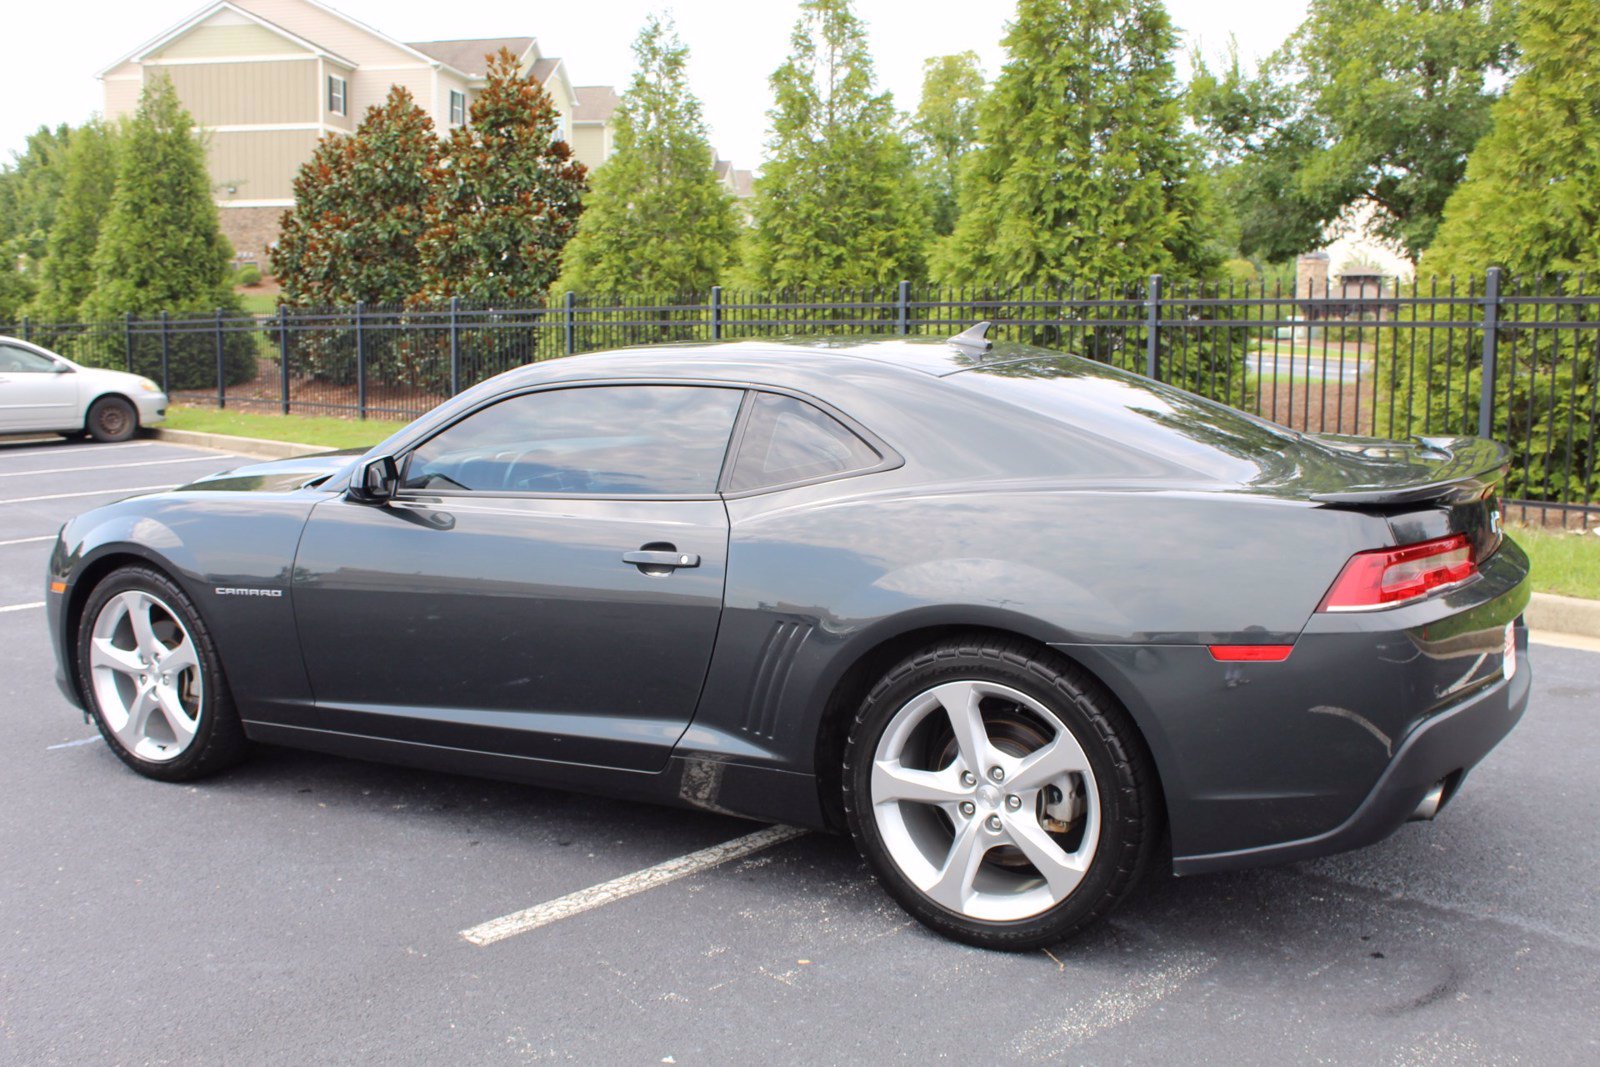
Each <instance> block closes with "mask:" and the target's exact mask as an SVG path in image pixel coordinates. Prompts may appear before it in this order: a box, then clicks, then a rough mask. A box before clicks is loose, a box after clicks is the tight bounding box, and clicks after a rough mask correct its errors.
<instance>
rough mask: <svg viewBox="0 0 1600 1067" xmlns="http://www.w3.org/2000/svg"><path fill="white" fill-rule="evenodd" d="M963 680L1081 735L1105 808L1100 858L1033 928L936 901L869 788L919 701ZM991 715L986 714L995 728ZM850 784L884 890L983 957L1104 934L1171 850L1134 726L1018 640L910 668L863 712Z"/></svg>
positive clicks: (1088, 684)
mask: <svg viewBox="0 0 1600 1067" xmlns="http://www.w3.org/2000/svg"><path fill="white" fill-rule="evenodd" d="M958 680H962V681H966V680H975V681H979V682H991V683H997V684H999V685H1003V686H1006V687H1009V688H1011V689H1014V690H1016V691H1018V692H1020V693H1023V694H1025V695H1027V696H1029V697H1031V698H1033V699H1034V700H1036V701H1038V702H1039V703H1040V704H1041V705H1043V706H1044V707H1046V708H1047V709H1048V710H1049V711H1050V712H1051V713H1052V714H1054V715H1055V716H1056V718H1058V719H1059V720H1060V721H1061V723H1062V724H1064V725H1065V726H1066V727H1067V728H1068V729H1070V730H1071V732H1072V734H1073V737H1074V738H1075V739H1076V740H1077V742H1078V744H1079V745H1080V746H1081V748H1082V749H1083V753H1084V755H1085V756H1086V757H1087V758H1088V761H1089V766H1090V768H1091V769H1092V771H1093V773H1094V778H1095V782H1096V785H1097V787H1098V788H1097V796H1098V799H1099V804H1100V836H1099V843H1098V846H1097V848H1096V851H1095V853H1094V857H1093V859H1092V861H1091V862H1090V863H1089V865H1088V869H1087V870H1086V871H1085V872H1084V874H1083V877H1082V881H1081V882H1079V883H1078V885H1077V887H1076V888H1075V889H1074V890H1072V892H1071V893H1070V894H1069V895H1067V896H1066V898H1065V899H1064V900H1062V901H1061V902H1060V903H1058V904H1056V905H1054V906H1052V907H1049V909H1048V910H1046V911H1042V912H1040V913H1038V914H1035V915H1031V916H1029V917H1027V918H1022V919H1017V920H1012V921H988V920H982V919H977V918H973V917H971V916H968V915H964V914H961V913H960V912H957V911H953V910H951V909H949V908H946V907H944V906H942V905H941V904H939V903H937V902H935V901H934V900H933V899H932V898H931V897H929V896H928V895H927V894H925V893H924V892H923V891H922V890H921V889H919V888H918V887H917V886H916V885H915V884H913V883H912V882H911V881H910V880H909V879H908V878H907V877H906V875H905V874H904V873H902V871H901V870H900V867H899V866H898V865H897V864H896V862H895V861H894V859H893V858H892V856H891V854H890V852H889V849H888V847H887V846H886V845H885V843H884V840H883V838H882V836H881V835H880V833H879V829H878V824H877V816H876V815H875V813H874V809H873V805H872V802H871V795H872V794H871V792H870V783H871V774H872V765H873V758H874V753H875V752H876V750H877V748H878V744H879V741H880V739H881V738H882V736H883V734H884V732H885V730H886V728H887V727H888V726H889V725H890V722H891V720H892V719H893V718H894V717H895V715H896V713H897V712H899V711H900V709H901V708H902V707H905V706H906V705H907V704H908V702H910V701H912V700H913V699H914V698H916V697H917V696H918V694H922V693H926V692H927V691H928V690H930V689H932V688H933V687H934V686H936V685H940V684H943V683H946V682H953V681H958ZM988 715H989V712H988V709H987V705H985V710H984V717H985V721H986V725H987V722H988ZM933 769H936V768H933ZM843 778H844V809H845V814H846V817H847V819H848V821H849V826H850V833H851V835H852V836H853V837H854V838H855V842H856V847H857V848H858V849H859V850H860V851H861V854H862V856H863V857H864V858H865V859H866V861H867V864H868V865H869V866H870V867H871V868H872V871H873V873H874V874H875V875H876V876H877V879H878V881H879V883H880V884H881V885H883V887H884V888H885V889H886V890H887V891H888V892H889V894H890V895H891V896H892V897H894V898H895V900H896V901H898V902H899V903H900V905H901V906H902V907H903V908H905V910H906V911H907V912H909V913H910V914H911V915H912V916H913V917H914V918H916V919H917V920H919V921H920V922H922V923H923V924H925V925H927V926H928V927H930V928H932V929H933V930H935V931H937V932H938V933H941V934H944V935H945V936H947V937H951V938H954V939H955V940H958V941H964V942H966V943H968V944H972V945H977V946H980V947H983V948H991V949H1002V950H1006V951H1013V952H1020V951H1027V950H1031V949H1036V948H1040V947H1043V946H1047V945H1052V944H1056V943H1058V942H1061V941H1064V940H1066V939H1068V938H1070V937H1072V936H1074V935H1075V934H1078V933H1080V932H1081V931H1083V930H1085V929H1087V928H1088V927H1090V926H1093V925H1094V924H1096V923H1098V922H1099V921H1100V920H1101V919H1103V918H1105V916H1106V915H1107V914H1108V913H1109V912H1111V911H1112V909H1113V908H1115V907H1116V906H1117V904H1118V903H1120V902H1121V901H1122V900H1123V898H1124V897H1126V896H1127V895H1128V893H1129V892H1130V891H1131V890H1132V889H1133V888H1134V886H1135V885H1137V884H1138V882H1139V881H1140V879H1142V878H1143V877H1144V875H1145V874H1146V873H1147V872H1148V871H1149V869H1150V868H1151V867H1152V865H1153V863H1154V861H1155V859H1156V855H1157V851H1158V844H1159V842H1160V840H1161V834H1162V823H1163V818H1164V816H1163V812H1162V804H1161V799H1160V796H1161V794H1160V786H1159V784H1158V782H1157V777H1156V772H1155V768H1154V765H1153V763H1152V761H1151V759H1150V756H1149V753H1148V751H1147V750H1146V748H1145V746H1144V743H1143V740H1142V738H1140V737H1139V735H1138V732H1137V729H1136V728H1135V727H1134V725H1133V722H1132V720H1131V719H1130V718H1129V717H1128V715H1127V713H1126V712H1125V711H1124V710H1123V709H1122V707H1121V706H1120V705H1119V704H1118V703H1117V701H1116V700H1115V698H1113V697H1112V696H1111V694H1110V693H1109V692H1108V691H1107V690H1106V689H1105V688H1104V687H1103V686H1102V685H1100V684H1099V682H1097V681H1096V680H1095V679H1094V678H1093V677H1092V676H1091V675H1089V674H1088V673H1087V672H1086V671H1083V670H1082V669H1080V668H1078V667H1076V666H1074V665H1072V664H1071V663H1068V662H1067V661H1065V660H1064V659H1061V658H1060V657H1057V656H1056V655H1054V654H1053V653H1051V652H1050V650H1049V649H1047V648H1045V647H1043V646H1040V645H1036V644H1033V643H1030V642H1027V641H1023V640H1020V639H1004V638H986V637H977V636H974V637H973V638H970V639H959V638H957V639H951V640H947V641H943V642H941V643H939V644H936V645H933V646H932V647H929V648H927V649H924V650H923V651H921V652H918V653H916V654H914V655H912V656H910V657H908V658H907V659H905V660H904V661H902V662H901V663H900V664H899V665H898V666H896V667H895V668H894V669H893V670H891V671H890V672H889V673H888V674H886V675H885V676H884V677H883V679H882V680H881V681H879V682H878V684H877V685H875V686H874V687H873V688H872V691H871V692H870V693H869V694H868V695H867V698H866V700H865V702H864V703H863V704H862V706H861V710H860V713H859V714H858V715H857V716H856V719H855V722H854V723H853V725H852V727H851V730H850V735H849V739H848V741H847V744H846V751H845V759H844V774H843ZM983 862H984V863H988V861H987V860H985V861H983Z"/></svg>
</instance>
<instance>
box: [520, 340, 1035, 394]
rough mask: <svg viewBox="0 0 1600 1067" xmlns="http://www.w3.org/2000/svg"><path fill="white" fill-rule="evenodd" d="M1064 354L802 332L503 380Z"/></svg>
mask: <svg viewBox="0 0 1600 1067" xmlns="http://www.w3.org/2000/svg"><path fill="white" fill-rule="evenodd" d="M1059 358H1061V353H1059V352H1050V351H1047V350H1045V349H1042V348H1033V347H1031V346H1028V345H1019V344H1006V343H1001V344H995V345H993V346H992V347H991V348H990V350H988V351H985V352H981V353H980V352H979V351H978V350H977V349H975V348H972V347H967V346H963V345H960V344H955V343H952V342H951V341H948V340H943V339H939V338H932V337H893V338H876V339H869V340H863V339H862V338H860V337H802V338H783V339H776V340H773V339H762V340H739V341H715V342H703V341H689V342H679V343H675V344H654V345H648V346H641V347H636V348H619V349H613V350H610V351H605V352H593V353H587V354H584V355H578V356H567V357H565V358H563V359H556V360H546V361H543V362H540V363H535V364H531V365H529V366H526V367H522V368H519V369H517V370H514V371H511V372H510V373H509V374H507V375H506V376H505V377H506V379H507V381H506V384H513V385H518V384H532V383H534V382H545V381H560V380H575V379H585V378H620V377H643V376H653V375H657V374H660V373H662V372H663V371H670V372H671V374H672V376H674V377H677V376H683V375H685V374H692V375H694V376H697V377H706V378H723V377H727V378H740V379H750V380H755V381H762V380H765V381H771V382H773V383H774V384H778V383H781V382H782V381H792V380H794V379H796V378H802V377H812V376H816V375H824V376H826V375H830V374H831V373H834V372H838V371H841V370H845V369H850V368H854V369H856V370H858V371H861V370H873V369H877V370H881V371H883V372H884V373H886V374H887V375H890V376H894V375H896V374H900V375H904V374H912V375H916V376H918V377H921V378H930V377H931V378H945V377H949V376H950V375H952V374H960V373H962V372H964V371H970V370H979V369H982V368H983V367H986V366H990V365H995V364H1000V363H1006V362H1015V361H1017V360H1026V359H1059Z"/></svg>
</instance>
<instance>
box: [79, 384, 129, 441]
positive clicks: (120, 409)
mask: <svg viewBox="0 0 1600 1067" xmlns="http://www.w3.org/2000/svg"><path fill="white" fill-rule="evenodd" d="M84 429H85V430H87V431H88V432H89V434H90V435H91V436H92V437H93V438H94V439H95V440H96V441H101V442H104V443H107V444H110V443H113V442H116V441H126V440H127V439H128V438H130V437H132V436H133V435H134V433H135V431H137V430H138V429H139V413H138V412H136V411H134V410H133V405H132V404H130V403H128V402H127V401H126V400H124V399H122V397H120V396H103V397H101V398H100V399H99V400H96V401H95V402H94V403H93V404H92V405H90V407H89V416H88V418H87V419H86V420H85V422H84Z"/></svg>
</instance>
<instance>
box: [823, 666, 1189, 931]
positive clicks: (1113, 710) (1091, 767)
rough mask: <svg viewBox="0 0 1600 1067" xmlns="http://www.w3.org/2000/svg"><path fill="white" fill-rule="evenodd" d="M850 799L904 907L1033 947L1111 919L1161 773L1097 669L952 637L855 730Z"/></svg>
mask: <svg viewBox="0 0 1600 1067" xmlns="http://www.w3.org/2000/svg"><path fill="white" fill-rule="evenodd" d="M844 779H845V810H846V814H847V816H848V818H849V822H850V829H851V833H852V835H853V836H854V837H855V840H856V843H857V846H858V847H859V848H860V850H861V852H862V854H863V855H864V856H865V857H866V859H867V862H868V864H869V865H870V866H871V867H872V869H873V872H874V873H875V874H876V875H877V877H878V880H879V881H880V882H881V883H882V884H883V885H884V886H885V888H887V889H888V891H889V892H890V894H891V895H893V896H894V897H895V899H896V900H898V901H899V902H900V904H901V905H902V906H903V907H905V909H906V910H907V911H908V912H910V913H911V914H912V915H913V916H914V917H916V918H917V919H919V920H921V921H922V922H923V923H925V924H926V925H928V926H930V927H932V928H933V929H935V930H937V931H939V932H940V933H943V934H945V935H947V936H950V937H953V938H956V939H958V940H961V941H966V942H968V943H971V944H975V945H981V946H983V947H986V948H998V949H1008V950H1014V951H1018V950H1025V949H1032V948H1038V947H1040V946H1043V945H1049V944H1053V943H1055V942H1058V941H1061V940H1064V939H1066V938H1068V937H1071V936H1072V935H1073V934H1075V933H1077V932H1079V931H1080V930H1082V929H1084V928H1086V927H1088V926H1090V925H1092V924H1093V923H1095V922H1097V921H1098V920H1099V919H1101V918H1102V917H1104V916H1105V914H1106V913H1108V912H1109V911H1110V910H1111V909H1112V908H1113V907H1114V906H1115V905H1116V904H1117V903H1118V902H1119V901H1120V900H1121V899H1122V898H1123V897H1124V896H1125V895H1126V894H1127V893H1128V891H1129V890H1130V889H1132V887H1133V886H1134V885H1135V884H1136V882H1137V881H1138V879H1139V878H1140V876H1142V874H1143V873H1144V872H1145V870H1146V869H1147V868H1148V867H1149V866H1150V863H1151V861H1152V859H1153V857H1154V853H1155V848H1156V842H1157V837H1158V831H1159V818H1160V817H1159V814H1158V809H1159V806H1160V805H1159V799H1158V789H1157V786H1156V781H1155V772H1154V769H1153V767H1152V766H1151V763H1150V759H1149V756H1148V755H1147V754H1146V752H1145V749H1144V746H1143V744H1142V743H1141V741H1140V739H1139V738H1138V736H1137V733H1136V731H1135V729H1134V727H1133V725H1132V722H1131V721H1130V720H1129V719H1128V717H1127V715H1126V713H1125V712H1123V711H1122V709H1121V708H1120V707H1119V706H1118V705H1117V704H1116V702H1115V701H1114V700H1113V699H1112V698H1111V696H1110V694H1109V693H1107V692H1106V691H1105V690H1104V689H1103V688H1102V687H1101V686H1099V685H1098V684H1097V683H1096V682H1095V681H1094V679H1093V678H1091V677H1090V676H1089V675H1087V674H1086V673H1085V672H1083V671H1082V670H1080V669H1078V668H1076V667H1074V666H1073V665H1071V664H1069V663H1066V662H1065V661H1061V660H1058V659H1056V658H1055V657H1054V656H1053V655H1051V654H1050V653H1048V652H1047V651H1046V650H1043V649H1040V648H1038V647H1036V646H1031V645H1029V644H1027V643H1025V642H1021V641H1010V640H1003V639H997V640H975V641H959V640H958V641H951V642H946V643H943V644H940V645H937V646H935V647H933V648H930V649H927V650H925V651H923V652H921V653H918V654H917V655H914V656H912V657H910V658H908V659H907V660H905V661H904V662H902V663H901V664H900V665H899V666H898V667H896V668H895V669H894V670H892V671H890V672H889V674H888V675H886V676H885V677H884V678H883V679H882V680H881V681H880V682H879V683H878V684H877V685H876V686H875V687H874V688H873V690H872V691H871V693H870V694H869V695H868V696H867V699H866V701H865V703H864V704H863V706H862V708H861V711H860V714H859V715H858V716H857V719H856V721H855V724H854V728H853V730H852V731H851V735H850V738H849V742H848V745H847V754H846V765H845V774H844Z"/></svg>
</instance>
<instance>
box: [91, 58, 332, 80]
mask: <svg viewBox="0 0 1600 1067" xmlns="http://www.w3.org/2000/svg"><path fill="white" fill-rule="evenodd" d="M313 59H314V60H316V61H317V62H318V63H320V62H322V57H321V56H313V55H308V54H307V53H305V52H285V53H283V54H282V55H276V56H180V57H179V58H177V59H142V60H140V61H139V62H140V63H141V64H142V65H144V66H146V67H193V66H200V65H203V64H211V65H214V66H218V65H224V64H228V63H299V62H306V63H309V62H311V61H312V60H313ZM111 80H113V79H111V78H107V79H106V81H111Z"/></svg>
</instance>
